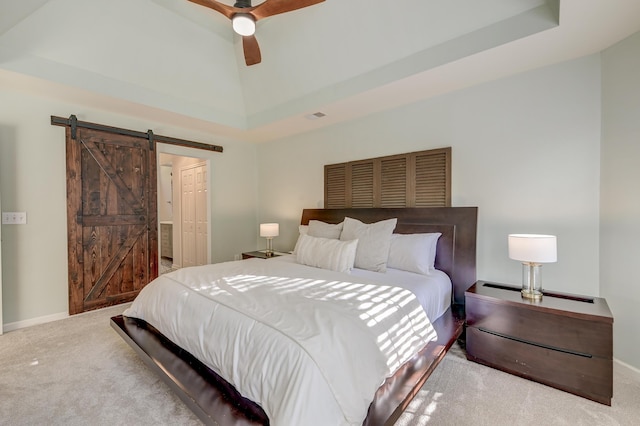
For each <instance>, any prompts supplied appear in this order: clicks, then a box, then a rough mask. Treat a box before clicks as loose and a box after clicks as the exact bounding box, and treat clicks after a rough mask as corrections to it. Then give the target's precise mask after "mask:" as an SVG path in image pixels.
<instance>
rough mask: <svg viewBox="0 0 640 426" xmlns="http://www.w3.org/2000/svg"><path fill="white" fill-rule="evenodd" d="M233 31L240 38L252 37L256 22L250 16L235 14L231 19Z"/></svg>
mask: <svg viewBox="0 0 640 426" xmlns="http://www.w3.org/2000/svg"><path fill="white" fill-rule="evenodd" d="M231 25H232V26H233V31H235V32H236V33H238V34H240V35H241V36H245V37H246V36H252V35H254V34H255V32H256V22H255V21H254V20H253V18H252V17H251V15H249V14H246V13H237V14H235V15H233V18H231Z"/></svg>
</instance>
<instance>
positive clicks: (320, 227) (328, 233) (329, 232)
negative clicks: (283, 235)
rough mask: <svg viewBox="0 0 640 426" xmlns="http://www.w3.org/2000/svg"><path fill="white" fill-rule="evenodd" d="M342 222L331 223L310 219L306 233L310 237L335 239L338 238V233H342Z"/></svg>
mask: <svg viewBox="0 0 640 426" xmlns="http://www.w3.org/2000/svg"><path fill="white" fill-rule="evenodd" d="M342 224H343V222H340V223H338V224H336V225H334V224H331V223H325V222H321V221H319V220H310V221H309V231H308V232H307V235H310V236H312V237H321V238H333V239H334V240H337V239H338V238H340V233H342ZM350 239H351V238H350Z"/></svg>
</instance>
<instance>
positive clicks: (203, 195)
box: [194, 165, 209, 265]
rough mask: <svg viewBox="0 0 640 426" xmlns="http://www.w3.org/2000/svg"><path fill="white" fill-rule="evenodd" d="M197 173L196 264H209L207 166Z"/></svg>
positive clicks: (199, 168)
mask: <svg viewBox="0 0 640 426" xmlns="http://www.w3.org/2000/svg"><path fill="white" fill-rule="evenodd" d="M194 172H195V179H196V182H195V184H196V185H195V212H196V264H197V265H206V264H207V263H209V255H208V240H209V238H208V220H207V217H208V215H209V213H208V211H209V209H208V208H207V179H208V176H207V166H206V165H204V166H198V167H196V168H195V169H194Z"/></svg>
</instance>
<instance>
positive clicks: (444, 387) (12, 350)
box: [0, 306, 640, 426]
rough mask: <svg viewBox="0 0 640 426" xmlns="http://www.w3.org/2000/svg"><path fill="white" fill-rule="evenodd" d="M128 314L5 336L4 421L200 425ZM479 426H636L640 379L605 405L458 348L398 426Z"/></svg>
mask: <svg viewBox="0 0 640 426" xmlns="http://www.w3.org/2000/svg"><path fill="white" fill-rule="evenodd" d="M123 310H124V306H117V307H113V308H107V309H104V310H100V311H96V312H90V313H87V314H82V315H77V316H74V317H71V318H68V319H64V320H61V321H56V322H52V323H49V324H44V325H39V326H35V327H30V328H26V329H22V330H17V331H13V332H10V333H7V334H5V335H3V336H0V424H2V425H198V424H200V422H199V421H198V419H197V418H196V417H195V416H194V415H193V414H192V413H191V411H190V410H189V409H188V408H187V407H186V406H185V405H184V404H183V403H182V401H181V400H180V399H179V398H178V397H177V396H175V394H173V392H171V390H170V389H169V388H168V387H167V386H166V385H165V384H164V383H163V382H162V381H161V380H160V379H158V378H157V377H156V375H155V374H153V373H152V372H151V371H150V370H149V369H148V368H147V367H146V366H145V365H144V364H143V363H142V361H140V360H139V358H138V357H137V355H136V354H135V353H134V352H133V350H132V349H131V348H130V347H129V346H128V345H127V344H126V343H125V342H124V341H123V340H122V339H121V338H120V337H119V336H118V335H117V334H116V332H115V331H114V330H113V329H112V328H111V326H110V325H109V318H110V317H111V316H113V315H116V314H119V313H121V312H122V311H123ZM472 424H473V425H492V426H494V425H534V424H535V425H639V424H640V375H638V374H637V373H635V372H633V371H632V370H629V369H626V368H624V367H622V366H619V365H617V364H615V365H614V399H613V406H612V407H607V406H604V405H601V404H598V403H595V402H591V401H588V400H586V399H583V398H580V397H577V396H574V395H571V394H568V393H565V392H561V391H558V390H556V389H552V388H549V387H546V386H543V385H540V384H537V383H534V382H530V381H528V380H523V379H520V378H518V377H514V376H511V375H509V374H505V373H502V372H500V371H496V370H493V369H491V368H487V367H484V366H481V365H478V364H475V363H471V362H468V361H467V360H466V359H465V357H464V355H463V352H462V350H461V349H460V348H458V347H455V348H454V350H452V351H451V352H450V353H449V354H448V355H447V356H446V357H445V359H444V360H443V362H442V364H441V365H440V366H439V367H438V368H437V369H436V371H435V373H434V374H433V375H432V376H431V378H429V380H428V381H427V383H426V384H425V386H424V387H423V389H422V390H421V391H420V393H419V394H418V396H417V397H416V399H415V400H414V402H413V403H412V404H411V406H410V407H409V409H408V410H407V411H406V412H405V413H404V414H403V416H402V417H401V418H400V420H399V421H398V423H397V425H398V426H415V425H472ZM275 426H278V425H275ZM285 426H288V425H285ZM295 426H303V425H295Z"/></svg>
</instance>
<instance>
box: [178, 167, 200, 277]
mask: <svg viewBox="0 0 640 426" xmlns="http://www.w3.org/2000/svg"><path fill="white" fill-rule="evenodd" d="M194 171H195V169H194V168H188V169H184V170H182V171H181V172H180V183H181V185H182V194H181V197H180V198H181V199H180V205H181V210H182V214H181V222H182V223H181V224H182V238H181V240H182V241H181V243H182V266H183V267H187V266H195V265H196V209H195V205H196V197H195V176H194V175H195V173H194Z"/></svg>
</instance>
